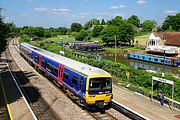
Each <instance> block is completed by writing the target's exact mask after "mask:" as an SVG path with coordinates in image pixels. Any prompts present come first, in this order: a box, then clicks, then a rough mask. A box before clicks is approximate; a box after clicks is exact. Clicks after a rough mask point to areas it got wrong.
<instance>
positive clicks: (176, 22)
mask: <svg viewBox="0 0 180 120" xmlns="http://www.w3.org/2000/svg"><path fill="white" fill-rule="evenodd" d="M170 26H171V27H172V30H173V31H180V13H178V14H176V15H175V16H173V15H172V16H171V15H168V16H167V17H166V19H165V21H164V22H163V25H162V29H163V30H164V31H166V30H168V29H169V27H170Z"/></svg>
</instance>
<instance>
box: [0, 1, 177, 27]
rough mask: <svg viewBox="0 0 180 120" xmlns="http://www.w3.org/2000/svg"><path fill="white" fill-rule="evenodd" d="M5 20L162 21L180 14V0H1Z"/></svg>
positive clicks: (49, 23)
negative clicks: (132, 17) (135, 17)
mask: <svg viewBox="0 0 180 120" xmlns="http://www.w3.org/2000/svg"><path fill="white" fill-rule="evenodd" d="M0 8H3V11H2V12H1V14H2V16H3V17H4V22H13V23H14V24H15V25H16V26H18V27H22V26H42V27H45V28H49V27H70V25H71V24H72V23H74V22H78V23H80V24H82V25H84V23H86V22H87V21H89V20H91V19H93V18H96V19H99V20H100V21H101V19H105V21H107V20H111V19H112V18H114V17H115V16H122V17H123V19H128V18H129V17H130V16H132V15H136V16H138V17H139V19H140V20H141V22H143V21H144V20H147V19H150V20H155V21H156V22H157V23H158V24H162V23H163V21H164V20H165V18H166V17H167V16H168V15H175V14H177V13H180V0H1V2H0Z"/></svg>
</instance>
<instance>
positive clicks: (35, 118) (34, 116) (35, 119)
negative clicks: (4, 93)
mask: <svg viewBox="0 0 180 120" xmlns="http://www.w3.org/2000/svg"><path fill="white" fill-rule="evenodd" d="M6 65H7V67H8V70H9V72H10V74H11V77H12V78H13V80H14V82H15V84H16V86H17V88H18V90H19V92H20V94H21V95H22V98H23V99H24V101H25V103H26V105H27V107H28V109H29V110H30V112H31V114H32V116H33V118H34V120H38V119H37V117H36V115H35V114H34V112H33V111H32V109H31V107H30V106H29V103H28V102H27V100H26V98H25V97H24V94H23V93H22V91H21V89H20V88H19V86H18V84H17V82H16V79H15V78H14V76H13V74H12V72H11V70H10V69H9V65H8V63H6Z"/></svg>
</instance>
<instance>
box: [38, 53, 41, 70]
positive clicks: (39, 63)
mask: <svg viewBox="0 0 180 120" xmlns="http://www.w3.org/2000/svg"><path fill="white" fill-rule="evenodd" d="M38 65H39V67H41V65H42V55H41V54H40V56H39V62H38Z"/></svg>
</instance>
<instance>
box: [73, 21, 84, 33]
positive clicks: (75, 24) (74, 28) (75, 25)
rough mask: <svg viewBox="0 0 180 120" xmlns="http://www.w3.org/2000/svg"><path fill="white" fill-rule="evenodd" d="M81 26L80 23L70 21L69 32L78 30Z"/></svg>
mask: <svg viewBox="0 0 180 120" xmlns="http://www.w3.org/2000/svg"><path fill="white" fill-rule="evenodd" d="M82 28H83V27H82V25H81V24H80V23H72V24H71V32H79V31H80V30H81V29H82Z"/></svg>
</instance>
